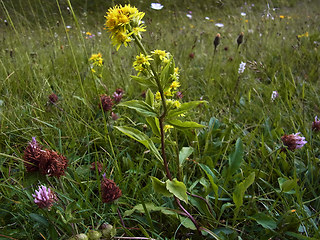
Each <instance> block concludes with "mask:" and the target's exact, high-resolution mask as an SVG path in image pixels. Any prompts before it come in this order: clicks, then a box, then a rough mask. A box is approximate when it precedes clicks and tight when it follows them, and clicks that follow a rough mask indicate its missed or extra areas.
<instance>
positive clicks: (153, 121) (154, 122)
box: [146, 117, 160, 137]
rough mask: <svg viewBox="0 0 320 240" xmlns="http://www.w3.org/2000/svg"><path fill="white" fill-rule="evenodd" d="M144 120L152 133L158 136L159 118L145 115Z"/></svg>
mask: <svg viewBox="0 0 320 240" xmlns="http://www.w3.org/2000/svg"><path fill="white" fill-rule="evenodd" d="M146 121H147V123H148V124H149V126H150V127H151V130H152V132H153V134H154V135H156V136H157V137H160V125H159V119H158V118H154V117H146Z"/></svg>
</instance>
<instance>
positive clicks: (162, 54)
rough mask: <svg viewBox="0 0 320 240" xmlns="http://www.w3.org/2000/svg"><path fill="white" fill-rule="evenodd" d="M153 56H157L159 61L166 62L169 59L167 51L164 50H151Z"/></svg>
mask: <svg viewBox="0 0 320 240" xmlns="http://www.w3.org/2000/svg"><path fill="white" fill-rule="evenodd" d="M151 53H152V54H153V55H154V56H155V57H158V58H159V59H160V61H161V62H163V63H167V62H168V61H169V53H166V51H163V50H158V49H156V50H154V51H152V52H151Z"/></svg>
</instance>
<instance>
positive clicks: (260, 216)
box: [252, 213, 277, 230]
mask: <svg viewBox="0 0 320 240" xmlns="http://www.w3.org/2000/svg"><path fill="white" fill-rule="evenodd" d="M252 218H253V219H254V220H255V221H256V222H257V223H259V224H260V225H261V226H262V227H264V228H266V229H271V230H274V229H276V228H277V223H276V221H274V220H273V219H272V218H271V217H270V216H268V215H266V214H264V213H256V214H255V215H253V216H252Z"/></svg>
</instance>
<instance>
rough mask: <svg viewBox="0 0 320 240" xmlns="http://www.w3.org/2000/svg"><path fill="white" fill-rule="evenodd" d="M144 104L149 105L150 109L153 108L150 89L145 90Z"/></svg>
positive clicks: (152, 96) (152, 97)
mask: <svg viewBox="0 0 320 240" xmlns="http://www.w3.org/2000/svg"><path fill="white" fill-rule="evenodd" d="M146 103H147V104H149V105H150V106H151V107H153V104H154V95H153V93H152V92H151V90H150V89H148V90H147V92H146Z"/></svg>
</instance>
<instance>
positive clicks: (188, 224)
mask: <svg viewBox="0 0 320 240" xmlns="http://www.w3.org/2000/svg"><path fill="white" fill-rule="evenodd" d="M179 218H180V222H181V224H182V225H183V226H184V227H185V228H189V229H191V230H197V227H196V226H195V225H194V224H193V222H192V221H191V219H190V218H187V217H181V216H180V217H179Z"/></svg>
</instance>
